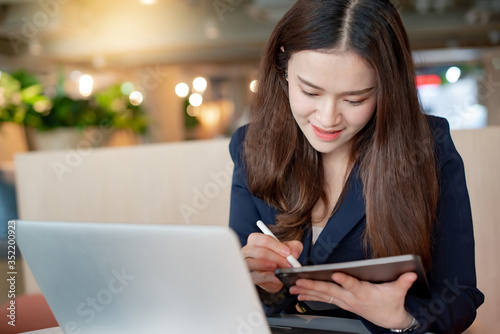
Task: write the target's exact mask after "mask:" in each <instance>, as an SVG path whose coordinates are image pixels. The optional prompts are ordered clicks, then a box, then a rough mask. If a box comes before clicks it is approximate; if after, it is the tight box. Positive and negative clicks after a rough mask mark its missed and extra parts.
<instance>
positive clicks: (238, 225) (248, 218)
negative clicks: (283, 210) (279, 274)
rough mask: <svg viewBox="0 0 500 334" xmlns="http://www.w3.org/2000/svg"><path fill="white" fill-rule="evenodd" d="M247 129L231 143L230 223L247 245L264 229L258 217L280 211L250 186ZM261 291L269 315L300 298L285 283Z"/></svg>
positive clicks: (269, 219) (266, 217) (269, 220)
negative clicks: (271, 291) (273, 291)
mask: <svg viewBox="0 0 500 334" xmlns="http://www.w3.org/2000/svg"><path fill="white" fill-rule="evenodd" d="M246 131H247V126H243V127H241V128H239V129H238V130H237V131H236V132H235V133H234V135H233V137H232V138H231V142H230V143H229V151H230V154H231V158H232V159H233V162H234V171H233V181H232V185H231V206H230V210H229V227H230V228H231V229H233V230H234V231H235V232H236V234H237V236H238V238H239V239H240V242H241V245H242V246H245V245H246V243H247V238H248V236H249V235H250V234H251V233H254V232H260V230H259V229H258V227H257V225H256V222H257V220H259V219H260V220H262V221H263V222H264V223H266V224H269V223H274V220H275V216H276V214H277V211H276V210H274V209H273V208H271V207H270V206H269V205H268V204H267V203H265V202H264V201H263V200H261V199H260V198H257V197H255V196H253V195H252V193H251V192H250V189H249V187H248V181H247V176H246V172H245V160H244V155H243V142H244V139H245V135H246ZM257 291H258V293H259V296H260V298H261V300H262V301H263V304H262V305H263V308H264V311H265V313H266V315H271V314H276V313H280V312H281V311H283V310H284V309H285V308H288V307H289V306H290V304H292V303H293V302H294V301H295V302H296V300H297V298H296V296H292V295H290V294H289V292H288V289H286V288H285V287H284V288H283V289H282V290H281V291H280V292H278V293H276V294H269V293H267V292H265V291H264V290H262V289H260V288H258V287H257Z"/></svg>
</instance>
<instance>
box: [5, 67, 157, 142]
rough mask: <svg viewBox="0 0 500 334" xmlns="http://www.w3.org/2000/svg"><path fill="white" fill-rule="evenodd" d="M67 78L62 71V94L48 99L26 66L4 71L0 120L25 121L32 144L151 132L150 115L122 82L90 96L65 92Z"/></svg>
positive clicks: (88, 140)
mask: <svg viewBox="0 0 500 334" xmlns="http://www.w3.org/2000/svg"><path fill="white" fill-rule="evenodd" d="M2 78H3V79H2ZM63 81H64V78H63V77H61V76H60V79H59V83H58V87H57V92H58V93H57V94H56V96H55V97H53V98H48V97H47V96H45V95H44V94H43V87H42V85H41V84H40V83H39V82H38V80H37V78H36V77H35V76H33V75H30V74H28V73H26V72H23V71H18V72H16V73H14V74H13V75H9V74H7V73H5V72H2V77H0V123H4V122H13V123H17V124H22V125H24V126H25V127H26V130H27V131H26V133H27V136H26V137H27V141H28V146H29V147H30V149H45V148H51V149H65V148H67V147H71V148H74V147H77V146H78V145H89V144H91V145H92V146H99V145H102V144H105V142H106V138H107V137H109V135H110V134H111V133H112V132H113V131H115V130H124V129H125V130H128V131H130V132H133V133H135V134H144V133H145V132H146V131H147V124H148V120H147V117H146V116H145V114H144V111H143V109H142V107H141V106H140V105H139V106H135V105H133V104H132V103H131V102H130V101H129V98H128V96H127V95H125V94H123V93H122V92H121V90H120V85H114V86H112V87H110V88H108V89H106V90H104V91H101V92H98V93H96V94H95V95H94V96H91V97H89V98H87V99H84V98H72V97H70V96H68V95H67V94H65V92H64V90H63V89H62V86H63ZM89 132H93V133H94V134H92V133H89ZM96 133H97V136H96ZM96 138H97V139H96ZM47 143H49V144H47Z"/></svg>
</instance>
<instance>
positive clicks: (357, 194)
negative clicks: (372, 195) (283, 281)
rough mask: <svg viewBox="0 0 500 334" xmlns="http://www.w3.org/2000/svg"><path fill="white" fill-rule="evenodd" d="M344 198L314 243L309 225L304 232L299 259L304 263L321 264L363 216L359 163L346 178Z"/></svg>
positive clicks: (363, 203)
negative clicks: (302, 246) (302, 247)
mask: <svg viewBox="0 0 500 334" xmlns="http://www.w3.org/2000/svg"><path fill="white" fill-rule="evenodd" d="M347 182H348V188H347V190H346V193H345V195H344V199H343V201H342V203H340V206H339V207H338V209H337V211H336V212H335V214H334V215H333V216H332V217H331V218H330V219H329V220H328V222H327V224H326V226H325V228H324V229H323V231H322V232H321V233H320V235H319V238H318V239H317V240H316V242H315V243H314V245H311V244H312V231H311V228H310V227H309V228H308V229H307V230H306V232H305V233H304V238H303V240H302V243H303V245H304V250H303V251H302V254H301V256H300V257H299V261H300V262H301V263H304V264H308V265H309V264H323V263H325V262H326V260H327V259H328V258H329V257H330V255H331V254H332V252H333V251H334V250H335V248H336V247H337V246H338V245H339V243H340V242H341V241H342V239H343V238H344V237H345V236H346V235H347V234H348V233H349V232H350V231H351V230H352V229H353V228H354V227H355V226H356V225H357V224H358V223H359V222H360V221H361V220H362V219H363V218H364V216H365V199H364V195H363V184H362V182H361V178H360V175H359V165H357V164H355V165H354V166H353V169H352V171H351V174H350V176H349V179H348V181H347Z"/></svg>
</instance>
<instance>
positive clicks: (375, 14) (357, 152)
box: [244, 0, 438, 267]
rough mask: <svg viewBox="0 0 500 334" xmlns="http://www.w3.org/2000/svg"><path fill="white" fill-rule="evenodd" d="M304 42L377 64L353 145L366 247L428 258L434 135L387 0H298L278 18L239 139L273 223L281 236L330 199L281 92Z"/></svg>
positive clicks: (297, 231)
mask: <svg viewBox="0 0 500 334" xmlns="http://www.w3.org/2000/svg"><path fill="white" fill-rule="evenodd" d="M302 50H337V51H341V52H345V51H347V52H353V53H355V54H357V55H359V56H360V57H362V58H363V59H364V60H365V61H366V62H367V63H368V64H369V65H370V66H372V68H373V69H374V70H375V73H376V75H377V80H378V82H377V87H378V93H377V94H378V95H377V107H376V111H375V113H374V115H373V117H372V119H371V120H370V122H369V123H368V124H367V125H366V126H365V128H364V129H363V130H361V131H360V132H359V133H358V134H357V135H356V137H355V138H354V143H353V149H352V152H351V159H352V161H356V162H357V163H358V164H359V167H360V168H359V172H360V176H361V179H362V182H363V187H364V196H365V201H366V230H365V249H366V250H367V251H370V253H371V255H372V256H374V257H381V256H390V255H400V254H406V253H413V254H419V255H420V256H421V257H422V259H423V262H424V265H425V266H426V267H429V266H430V263H431V251H432V250H431V244H432V240H431V235H432V230H433V226H434V219H435V213H436V207H437V198H438V183H437V175H436V167H435V166H436V165H435V158H434V150H433V140H432V135H431V131H430V128H429V124H428V122H427V120H426V119H425V116H424V115H423V113H422V112H421V106H420V103H419V100H418V95H417V89H416V84H415V69H414V64H413V59H412V54H411V51H410V45H409V40H408V36H407V34H406V31H405V29H404V26H403V23H402V21H401V18H400V17H399V14H398V12H397V10H396V9H395V8H394V6H393V5H392V4H391V3H390V1H389V0H298V1H297V2H296V3H295V5H294V6H293V7H292V8H291V9H290V10H289V11H288V12H287V13H286V14H285V16H284V17H283V18H282V19H281V20H280V22H279V23H278V24H277V26H276V28H275V29H274V31H273V33H272V34H271V37H270V39H269V41H268V44H267V47H266V51H265V55H264V57H263V59H262V62H261V66H260V70H259V78H258V80H259V81H258V82H259V84H258V89H257V93H256V95H255V99H254V101H253V105H252V113H251V122H250V125H249V127H248V132H247V135H246V139H245V146H244V150H245V159H246V168H247V176H248V183H249V186H250V190H251V191H252V193H253V194H254V195H256V196H258V197H260V198H262V199H263V200H265V201H266V202H267V203H269V204H270V205H271V206H273V207H274V208H276V209H278V210H279V212H280V214H279V215H278V216H277V217H276V225H275V227H274V231H275V232H276V233H277V234H278V235H279V237H280V238H281V239H283V240H291V239H300V238H301V237H302V236H303V233H304V231H305V230H306V228H307V227H308V226H309V225H310V224H311V213H312V210H313V208H314V206H315V205H316V203H317V202H318V201H319V200H326V199H327V195H326V193H325V190H324V181H325V179H324V172H323V167H322V163H321V154H320V153H318V152H317V151H316V150H314V148H313V147H312V146H311V145H310V144H309V142H308V141H307V139H306V138H305V136H304V135H303V134H302V131H301V130H300V128H299V127H298V126H297V124H296V122H295V120H294V118H293V116H292V112H291V109H290V104H289V100H288V85H287V82H286V79H285V72H286V69H287V65H288V61H289V59H290V58H291V56H292V54H293V53H295V52H299V51H302ZM344 190H345V188H344ZM341 198H342V197H341Z"/></svg>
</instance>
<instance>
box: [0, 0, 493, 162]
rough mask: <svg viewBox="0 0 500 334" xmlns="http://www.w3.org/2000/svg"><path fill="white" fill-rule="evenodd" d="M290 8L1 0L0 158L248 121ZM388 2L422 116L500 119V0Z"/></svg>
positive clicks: (212, 2) (281, 4)
mask: <svg viewBox="0 0 500 334" xmlns="http://www.w3.org/2000/svg"><path fill="white" fill-rule="evenodd" d="M293 3H294V1H293V0H106V1H102V0H0V70H1V72H0V73H1V76H0V124H1V131H0V136H1V141H2V143H1V146H0V148H1V150H0V151H1V152H0V161H10V160H12V156H13V154H15V153H16V152H18V151H23V150H36V149H47V148H48V149H50V148H66V147H67V146H68V145H69V146H70V147H72V146H74V145H75V143H78V142H81V138H82V137H81V136H86V137H85V138H87V139H88V141H89V142H90V143H89V145H93V146H116V145H133V144H140V143H157V142H170V141H181V140H186V139H209V138H214V137H219V136H228V135H230V134H231V133H232V132H233V131H234V129H235V128H237V127H238V126H239V125H241V124H244V123H245V122H247V120H248V108H249V107H248V106H249V101H250V99H251V96H252V94H253V93H252V87H253V85H254V84H255V82H254V80H255V79H256V73H257V68H258V63H259V59H260V56H261V54H262V51H263V47H264V45H265V42H266V40H267V38H268V37H269V35H270V32H271V30H272V29H273V27H274V25H275V24H276V23H277V21H278V20H279V19H280V18H281V17H282V15H283V14H284V13H285V12H286V11H287V10H288V9H289V8H290V7H291V6H292V4H293ZM393 3H394V5H395V6H396V7H397V8H398V10H399V11H400V13H401V15H402V17H403V20H404V23H405V25H406V27H407V30H408V32H409V35H410V38H411V42H412V47H413V49H414V55H415V61H416V63H417V66H418V74H419V76H418V86H419V91H420V96H421V99H422V103H423V105H424V107H425V112H426V113H429V114H433V115H440V116H444V117H446V118H448V120H449V121H450V123H451V126H452V128H453V129H463V128H478V127H484V126H486V125H494V124H498V123H499V122H500V116H499V114H500V94H499V93H498V89H499V88H500V1H499V0H434V1H430V0H394V1H393ZM96 128H97V129H99V128H100V131H99V132H98V133H96V132H95V129H96ZM103 129H105V130H106V131H103ZM93 131H94V132H93ZM55 136H56V139H53V137H55ZM62 138H64V139H62Z"/></svg>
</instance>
